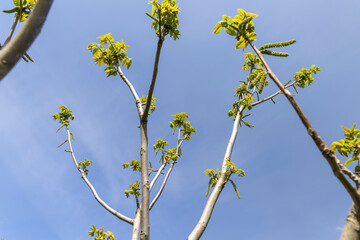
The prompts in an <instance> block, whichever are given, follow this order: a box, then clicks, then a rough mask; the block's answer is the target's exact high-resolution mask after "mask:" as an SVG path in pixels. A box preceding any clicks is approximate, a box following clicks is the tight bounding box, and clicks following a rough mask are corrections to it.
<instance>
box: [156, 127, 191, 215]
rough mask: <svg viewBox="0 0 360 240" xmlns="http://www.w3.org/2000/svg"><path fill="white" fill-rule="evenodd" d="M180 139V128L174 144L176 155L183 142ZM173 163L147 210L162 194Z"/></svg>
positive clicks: (172, 164)
mask: <svg viewBox="0 0 360 240" xmlns="http://www.w3.org/2000/svg"><path fill="white" fill-rule="evenodd" d="M180 137H181V130H180V128H179V132H178V140H177V144H176V154H179V149H180V147H181V144H182V143H183V142H184V140H181V141H180ZM175 163H176V161H174V160H173V162H172V163H171V165H170V168H169V170H168V172H167V173H166V175H165V178H164V181H163V183H162V184H161V187H160V189H159V191H158V193H157V194H156V196H155V197H154V199H153V200H152V202H151V203H150V206H149V210H151V209H152V207H153V206H154V204H155V203H156V201H157V200H158V199H159V197H160V195H161V193H162V192H163V190H164V188H165V185H166V183H167V180H168V179H169V176H170V173H171V171H172V170H173V168H174V165H175Z"/></svg>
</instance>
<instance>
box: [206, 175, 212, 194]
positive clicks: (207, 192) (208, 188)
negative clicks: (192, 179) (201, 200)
mask: <svg viewBox="0 0 360 240" xmlns="http://www.w3.org/2000/svg"><path fill="white" fill-rule="evenodd" d="M210 185H211V178H210V181H209V184H208V186H207V190H206V194H205V196H206V197H207V196H208V195H209V191H210Z"/></svg>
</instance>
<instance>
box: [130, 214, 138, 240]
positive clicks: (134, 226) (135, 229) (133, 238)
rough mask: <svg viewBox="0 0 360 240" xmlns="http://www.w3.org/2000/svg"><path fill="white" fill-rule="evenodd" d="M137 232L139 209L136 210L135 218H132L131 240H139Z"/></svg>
mask: <svg viewBox="0 0 360 240" xmlns="http://www.w3.org/2000/svg"><path fill="white" fill-rule="evenodd" d="M139 231H140V208H138V209H137V210H136V216H135V218H134V224H133V231H132V235H131V240H138V239H139Z"/></svg>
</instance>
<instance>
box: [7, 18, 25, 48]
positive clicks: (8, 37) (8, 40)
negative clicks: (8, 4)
mask: <svg viewBox="0 0 360 240" xmlns="http://www.w3.org/2000/svg"><path fill="white" fill-rule="evenodd" d="M20 16H21V14H16V17H14V22H13V25H12V26H11V29H10V32H9V34H8V36H7V38H6V40H5V42H4V44H3V47H4V46H5V45H6V44H8V43H9V42H10V40H11V38H12V35H13V34H14V31H15V28H16V25H17V23H18V21H19V19H20Z"/></svg>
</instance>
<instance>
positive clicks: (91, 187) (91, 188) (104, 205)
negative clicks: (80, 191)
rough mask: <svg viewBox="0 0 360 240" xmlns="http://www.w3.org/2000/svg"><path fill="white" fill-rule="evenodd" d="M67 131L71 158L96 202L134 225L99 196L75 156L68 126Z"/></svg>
mask: <svg viewBox="0 0 360 240" xmlns="http://www.w3.org/2000/svg"><path fill="white" fill-rule="evenodd" d="M66 131H67V136H68V143H69V148H70V153H71V157H72V159H73V161H74V164H75V166H76V168H77V169H78V170H79V172H80V173H81V178H82V179H83V180H84V181H85V183H86V184H87V185H88V187H89V188H90V190H91V192H92V193H93V195H94V197H95V199H96V201H98V202H99V203H100V205H101V206H103V207H104V208H105V209H106V210H107V211H109V212H110V213H111V214H113V215H114V216H115V217H117V218H119V219H120V220H123V221H124V222H127V223H129V224H133V223H134V220H133V219H131V218H129V217H127V216H125V215H123V214H121V213H119V212H117V211H116V210H114V209H113V208H111V207H110V206H109V205H107V204H106V203H105V202H104V201H103V200H102V199H101V198H100V197H99V195H98V194H97V192H96V190H95V188H94V186H93V185H92V184H91V183H90V181H89V180H88V179H87V177H86V175H85V172H84V171H83V170H82V169H81V168H80V166H79V164H78V162H77V161H76V157H75V155H74V151H73V148H72V146H71V135H70V131H69V128H68V126H66Z"/></svg>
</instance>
